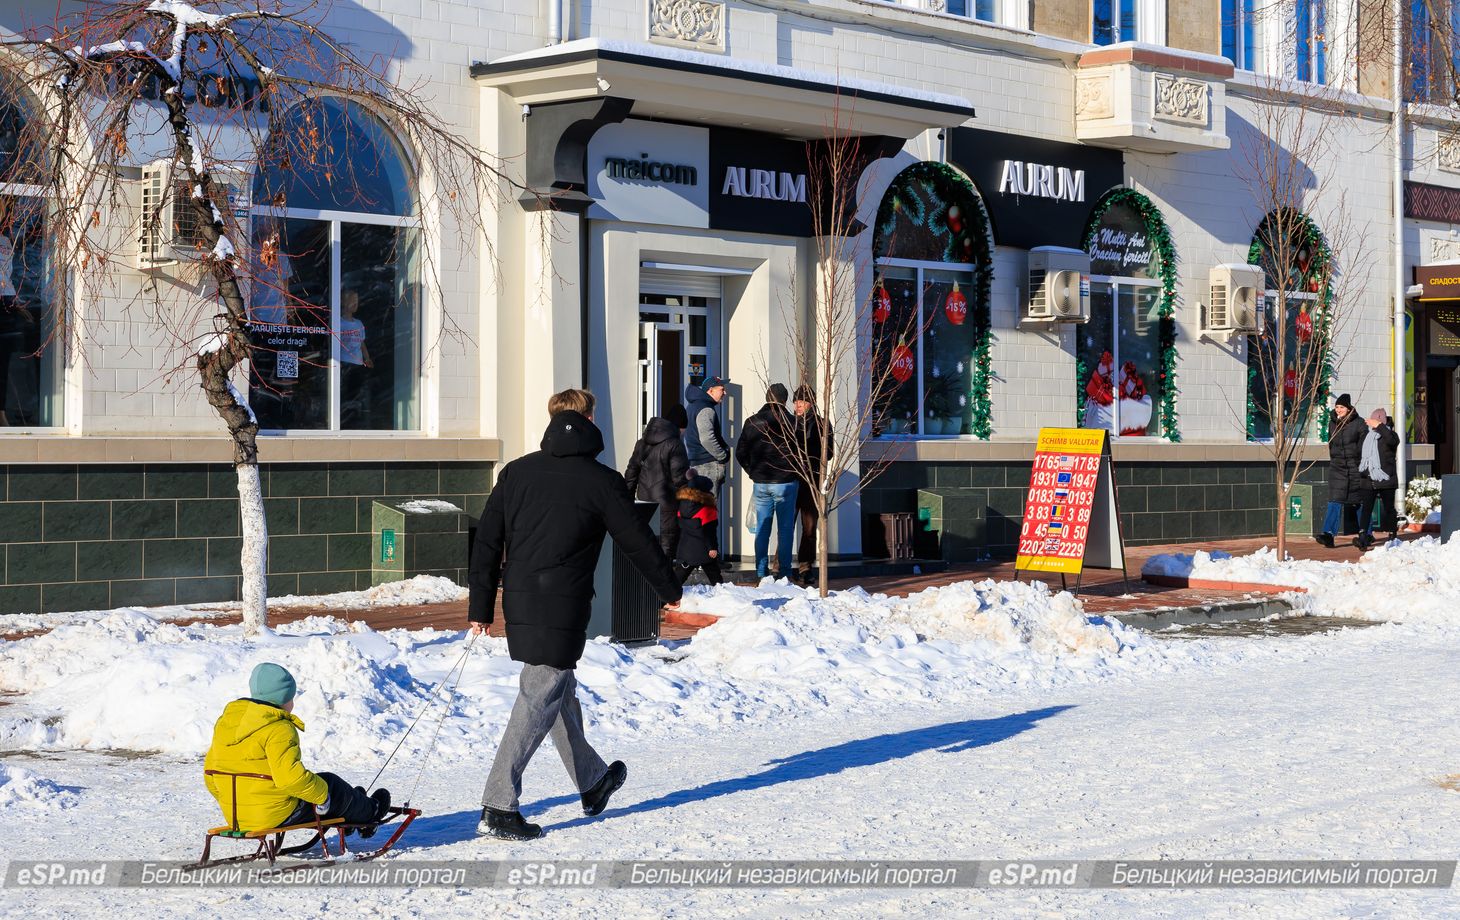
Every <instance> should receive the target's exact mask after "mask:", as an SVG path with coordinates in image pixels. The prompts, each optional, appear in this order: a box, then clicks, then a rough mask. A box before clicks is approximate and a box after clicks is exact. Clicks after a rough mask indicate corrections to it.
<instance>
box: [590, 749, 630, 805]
mask: <svg viewBox="0 0 1460 920" xmlns="http://www.w3.org/2000/svg"><path fill="white" fill-rule="evenodd" d="M628 776H629V768H628V767H626V766H624V762H623V761H622V760H615V761H614V762H613V763H611V764H609V765H608V772H607V773H605V774H603V779H601V780H599V781H598V782H597V784H595V785H594V787H593V788H592V789H589V790H588V791H587V792H585V793H583V814H585V815H587V816H588V817H590V818H591V817H593V816H594V815H599V814H602V813H603V810H604V809H605V808H607V807H608V797H609V796H611V795H613V794H614V793H615V792H618V790H619V787H620V786H622V785H623V784H624V780H626V779H628Z"/></svg>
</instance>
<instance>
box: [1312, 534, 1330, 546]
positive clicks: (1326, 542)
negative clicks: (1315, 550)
mask: <svg viewBox="0 0 1460 920" xmlns="http://www.w3.org/2000/svg"><path fill="white" fill-rule="evenodd" d="M1313 539H1314V540H1317V541H1318V542H1319V543H1320V544H1322V545H1323V546H1327V547H1328V548H1330V549H1332V548H1333V534H1331V533H1321V534H1319V535H1318V536H1316V537H1314V538H1313Z"/></svg>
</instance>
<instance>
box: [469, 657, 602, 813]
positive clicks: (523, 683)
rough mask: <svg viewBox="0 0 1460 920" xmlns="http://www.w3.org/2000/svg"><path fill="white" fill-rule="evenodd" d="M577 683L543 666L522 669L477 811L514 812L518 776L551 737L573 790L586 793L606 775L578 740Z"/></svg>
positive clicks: (595, 754) (518, 791) (580, 718)
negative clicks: (483, 809) (547, 737)
mask: <svg viewBox="0 0 1460 920" xmlns="http://www.w3.org/2000/svg"><path fill="white" fill-rule="evenodd" d="M577 686H578V680H577V678H576V677H575V676H574V675H573V670H572V669H571V668H569V669H568V670H565V671H564V670H559V669H557V668H553V667H549V666H547V665H545V664H525V665H523V666H522V676H521V677H520V678H519V679H518V683H517V702H516V703H515V704H513V706H512V716H511V718H509V719H508V720H507V730H506V731H505V732H503V733H502V743H501V744H500V745H499V746H498V747H497V757H496V759H495V760H493V761H492V772H491V773H489V774H487V788H486V789H484V790H482V806H483V807H484V808H495V809H497V810H498V811H516V810H517V805H518V802H517V798H518V796H520V795H521V794H522V773H523V771H524V770H526V769H527V762H528V761H529V760H531V759H532V755H533V754H534V753H536V752H537V748H538V745H540V744H542V739H543V738H544V737H545V736H547V735H549V734H551V735H552V736H553V747H555V748H557V749H558V756H560V757H562V758H563V766H565V767H567V768H568V772H569V773H570V774H572V776H573V780H574V781H575V782H576V783H577V784H578V791H579V792H583V791H584V790H587V789H591V788H593V787H594V786H595V785H597V784H598V781H599V780H601V779H603V776H604V774H605V773H607V772H608V765H607V764H605V763H604V762H603V758H602V757H599V756H598V752H597V751H595V750H593V747H592V745H590V744H589V743H588V739H587V738H585V737H583V710H582V709H581V708H580V707H579V706H578V696H577V694H576V693H575V692H574V691H575V690H576V689H577Z"/></svg>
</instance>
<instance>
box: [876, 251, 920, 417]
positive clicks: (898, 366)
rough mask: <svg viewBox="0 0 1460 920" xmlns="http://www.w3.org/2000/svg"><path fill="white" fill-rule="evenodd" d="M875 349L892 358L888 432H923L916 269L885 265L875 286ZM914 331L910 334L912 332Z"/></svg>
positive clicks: (888, 398) (888, 402) (887, 412)
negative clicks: (920, 409) (921, 423)
mask: <svg viewBox="0 0 1460 920" xmlns="http://www.w3.org/2000/svg"><path fill="white" fill-rule="evenodd" d="M872 297H873V310H874V312H873V324H874V326H873V336H874V338H875V340H876V341H875V345H874V349H873V351H874V353H875V354H878V355H884V356H886V359H887V360H888V361H890V362H891V364H892V368H891V376H892V378H893V379H892V381H891V382H890V384H889V387H888V388H889V391H890V392H888V394H887V395H886V399H887V411H886V414H885V415H886V417H885V422H884V430H885V431H886V432H887V433H888V434H921V433H923V426H922V425H920V424H919V420H920V414H919V411H918V405H919V403H920V402H921V399H922V367H921V362H919V361H918V351H919V342H918V340H917V337H916V331H917V329H918V274H917V270H916V269H896V268H889V269H886V270H885V272H884V274H883V277H882V279H881V282H880V283H878V284H874V285H873V287H872ZM910 333H911V334H912V335H909V334H910Z"/></svg>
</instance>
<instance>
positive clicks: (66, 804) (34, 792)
mask: <svg viewBox="0 0 1460 920" xmlns="http://www.w3.org/2000/svg"><path fill="white" fill-rule="evenodd" d="M76 799H77V796H76V792H75V791H74V790H71V789H66V788H63V787H61V786H58V785H56V784H55V783H53V782H51V781H50V780H48V779H46V778H45V777H42V776H38V775H36V774H35V773H33V772H31V771H30V770H27V769H25V768H23V767H17V766H13V765H11V764H5V763H0V814H5V813H7V812H10V811H12V810H32V811H36V810H39V811H48V810H53V809H60V808H70V807H72V806H74V805H75V804H76Z"/></svg>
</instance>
